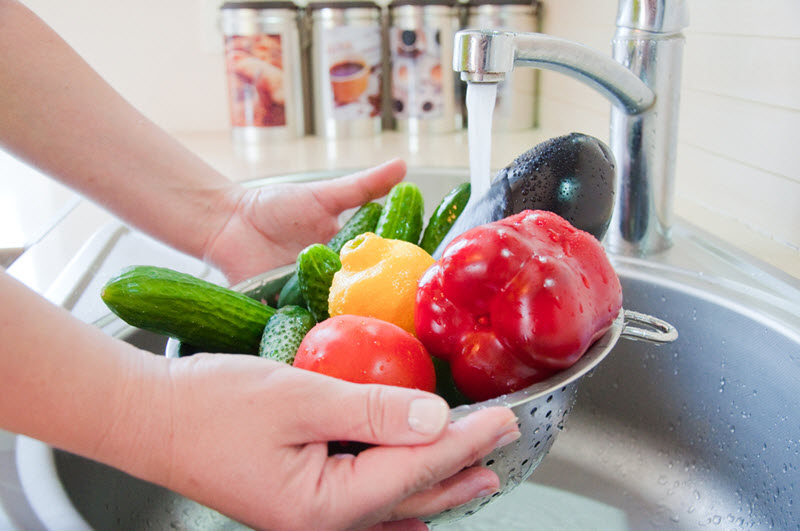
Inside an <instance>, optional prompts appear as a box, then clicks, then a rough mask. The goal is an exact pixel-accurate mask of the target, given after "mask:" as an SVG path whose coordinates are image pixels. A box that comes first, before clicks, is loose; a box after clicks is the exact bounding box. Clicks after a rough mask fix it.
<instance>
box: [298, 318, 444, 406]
mask: <svg viewBox="0 0 800 531" xmlns="http://www.w3.org/2000/svg"><path fill="white" fill-rule="evenodd" d="M293 365H294V366H295V367H299V368H301V369H307V370H309V371H314V372H319V373H322V374H327V375H328V376H333V377H335V378H340V379H342V380H347V381H349V382H355V383H377V384H384V385H395V386H398V387H409V388H412V389H422V390H423V391H430V392H434V391H435V390H436V373H435V371H434V368H433V361H432V360H431V357H430V355H429V354H428V351H427V350H425V347H423V346H422V343H420V342H419V340H417V338H415V337H414V336H412V335H411V334H409V333H408V332H406V331H405V330H403V329H402V328H400V327H399V326H397V325H394V324H392V323H387V322H386V321H381V320H380V319H375V318H372V317H360V316H357V315H337V316H336V317H331V318H330V319H326V320H324V321H322V322H321V323H318V324H317V325H316V326H314V328H312V329H311V330H310V331H309V332H308V334H306V337H305V338H304V339H303V341H302V343H300V348H299V349H298V350H297V355H296V356H295V358H294V363H293Z"/></svg>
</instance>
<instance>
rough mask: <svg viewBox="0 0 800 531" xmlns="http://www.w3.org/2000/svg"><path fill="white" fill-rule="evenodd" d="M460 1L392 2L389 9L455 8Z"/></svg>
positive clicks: (419, 0) (413, 0) (397, 0)
mask: <svg viewBox="0 0 800 531" xmlns="http://www.w3.org/2000/svg"><path fill="white" fill-rule="evenodd" d="M457 3H458V0H392V1H391V2H389V8H392V7H398V6H448V7H454V6H455V5H456V4H457Z"/></svg>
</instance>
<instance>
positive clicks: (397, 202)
mask: <svg viewBox="0 0 800 531" xmlns="http://www.w3.org/2000/svg"><path fill="white" fill-rule="evenodd" d="M424 216H425V203H424V201H423V199H422V192H421V191H420V189H419V187H418V186H417V185H416V184H414V183H409V182H404V183H400V184H396V185H395V186H394V187H393V188H392V189H391V190H390V191H389V195H388V196H387V197H386V204H385V205H383V210H381V217H380V219H379V220H378V225H377V226H376V227H375V234H377V235H378V236H380V237H381V238H390V239H393V240H403V241H406V242H410V243H413V244H415V245H416V244H418V243H419V237H420V235H421V234H422V223H423V217H424Z"/></svg>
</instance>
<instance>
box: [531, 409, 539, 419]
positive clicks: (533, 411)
mask: <svg viewBox="0 0 800 531" xmlns="http://www.w3.org/2000/svg"><path fill="white" fill-rule="evenodd" d="M538 410H539V408H538V407H535V408H533V409H531V417H532V416H534V415H535V414H536V411H538Z"/></svg>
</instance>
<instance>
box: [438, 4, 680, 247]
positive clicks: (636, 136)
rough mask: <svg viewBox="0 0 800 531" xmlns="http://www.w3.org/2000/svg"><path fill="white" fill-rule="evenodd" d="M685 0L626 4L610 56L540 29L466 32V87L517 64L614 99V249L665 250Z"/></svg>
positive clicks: (461, 64) (462, 57) (461, 50)
mask: <svg viewBox="0 0 800 531" xmlns="http://www.w3.org/2000/svg"><path fill="white" fill-rule="evenodd" d="M686 3H687V2H686V1H685V0H620V2H619V7H618V10H617V30H616V34H615V36H614V39H613V41H612V43H613V46H612V47H613V57H612V56H608V55H605V54H602V53H599V52H597V51H595V50H593V49H591V48H588V47H586V46H583V45H581V44H578V43H574V42H571V41H568V40H564V39H559V38H556V37H552V36H548V35H544V34H540V33H512V32H504V31H487V30H463V31H459V32H458V33H456V36H455V50H454V54H453V68H454V69H455V70H456V71H457V72H460V73H461V79H463V80H464V81H467V82H468V83H497V82H500V81H502V80H503V79H504V78H505V75H506V74H507V73H508V72H511V70H513V69H514V67H517V66H526V67H532V68H541V69H546V70H555V71H557V72H562V73H564V74H567V75H568V76H571V77H573V78H576V79H578V80H580V81H583V82H584V83H587V84H588V85H590V86H592V87H594V88H595V89H597V90H598V91H599V92H601V93H602V94H604V95H605V96H606V97H607V98H608V99H609V100H611V102H612V103H613V106H612V109H611V124H610V131H609V145H610V147H611V150H612V151H613V153H614V157H615V158H616V163H617V188H616V193H615V207H614V214H613V217H612V219H611V225H610V226H609V230H608V233H607V234H606V236H605V238H604V244H605V246H606V248H607V249H608V250H609V251H611V252H615V253H620V254H628V255H637V256H644V255H647V254H650V253H654V252H658V251H661V250H664V249H666V248H668V247H669V246H670V244H671V242H670V228H671V226H672V200H673V189H674V177H675V152H676V144H677V127H678V107H679V96H680V77H681V65H682V59H683V44H684V37H683V34H682V33H681V32H682V31H683V29H684V28H685V27H686V26H687V25H688V20H689V15H688V8H687V6H686Z"/></svg>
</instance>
